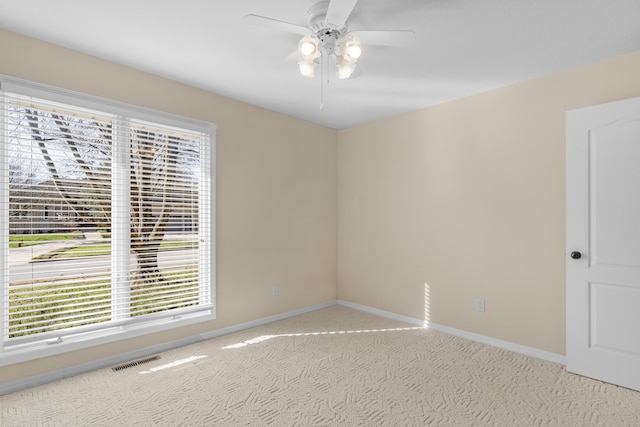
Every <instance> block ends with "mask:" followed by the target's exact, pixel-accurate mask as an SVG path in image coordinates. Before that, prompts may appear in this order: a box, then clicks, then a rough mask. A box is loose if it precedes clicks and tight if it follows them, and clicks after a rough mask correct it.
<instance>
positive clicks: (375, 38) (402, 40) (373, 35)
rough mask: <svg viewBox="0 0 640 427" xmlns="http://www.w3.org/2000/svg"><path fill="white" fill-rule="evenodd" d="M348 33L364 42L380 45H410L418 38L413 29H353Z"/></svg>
mask: <svg viewBox="0 0 640 427" xmlns="http://www.w3.org/2000/svg"><path fill="white" fill-rule="evenodd" d="M348 35H353V36H355V37H357V38H358V40H360V41H361V42H362V43H363V44H369V45H378V46H409V45H410V44H412V43H413V42H414V41H415V39H416V34H415V33H414V32H413V31H411V30H381V31H351V32H349V33H348Z"/></svg>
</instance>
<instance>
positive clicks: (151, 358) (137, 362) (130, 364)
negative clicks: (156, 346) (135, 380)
mask: <svg viewBox="0 0 640 427" xmlns="http://www.w3.org/2000/svg"><path fill="white" fill-rule="evenodd" d="M158 359H160V356H158V355H155V356H149V357H145V358H144V359H138V360H132V361H131V362H127V363H123V364H121V365H118V366H114V367H113V368H111V370H112V371H113V372H118V371H122V370H123V369H127V368H133V367H134V366H138V365H142V364H143V363H148V362H153V361H154V360H158Z"/></svg>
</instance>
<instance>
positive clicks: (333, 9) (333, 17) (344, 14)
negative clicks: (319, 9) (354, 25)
mask: <svg viewBox="0 0 640 427" xmlns="http://www.w3.org/2000/svg"><path fill="white" fill-rule="evenodd" d="M356 3H358V0H331V2H330V3H329V8H328V9H327V15H326V18H325V19H326V20H327V21H329V22H330V23H332V24H333V25H335V26H336V27H342V26H343V25H344V23H345V22H347V19H349V15H351V12H352V11H353V8H354V7H356Z"/></svg>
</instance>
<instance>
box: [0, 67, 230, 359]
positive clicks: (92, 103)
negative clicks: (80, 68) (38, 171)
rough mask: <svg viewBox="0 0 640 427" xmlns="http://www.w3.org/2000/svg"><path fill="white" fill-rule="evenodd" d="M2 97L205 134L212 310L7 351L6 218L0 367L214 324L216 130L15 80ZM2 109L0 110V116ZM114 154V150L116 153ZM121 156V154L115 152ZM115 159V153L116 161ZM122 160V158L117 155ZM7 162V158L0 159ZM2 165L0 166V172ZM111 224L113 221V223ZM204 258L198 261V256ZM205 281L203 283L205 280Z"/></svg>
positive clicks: (0, 261) (1, 183) (0, 262)
mask: <svg viewBox="0 0 640 427" xmlns="http://www.w3.org/2000/svg"><path fill="white" fill-rule="evenodd" d="M4 92H10V93H15V94H18V95H21V96H31V97H34V98H40V99H44V100H47V101H51V102H56V103H61V104H68V105H71V106H74V107H79V108H87V109H92V110H97V111H100V112H104V113H107V114H111V115H114V116H116V119H115V120H116V122H117V123H118V125H120V122H121V121H122V120H126V121H128V120H141V121H146V122H153V123H158V124H160V125H165V126H171V127H175V128H183V129H186V130H190V131H195V132H200V133H204V134H207V135H208V137H209V146H208V147H204V149H205V150H208V153H206V155H205V156H203V157H204V158H205V159H206V158H207V157H208V159H209V162H208V165H205V178H204V181H205V183H204V185H205V187H206V188H208V189H209V191H208V192H207V194H206V195H204V197H203V198H201V200H200V202H201V203H206V206H207V208H208V211H209V212H208V215H209V221H208V224H207V225H208V226H207V227H202V228H203V229H202V230H201V231H200V233H201V234H200V239H207V240H208V241H209V245H208V251H207V252H208V253H205V254H204V256H206V257H208V264H209V266H210V268H209V270H208V272H206V276H208V279H209V284H210V286H209V287H208V292H209V295H210V305H207V306H206V307H203V308H202V309H201V310H199V311H195V312H190V313H180V316H161V317H156V316H153V315H151V316H149V317H148V318H146V319H141V318H138V319H134V320H132V321H130V322H126V323H125V324H115V325H114V324H112V323H110V322H107V323H105V324H104V327H103V328H99V329H94V330H91V331H88V332H82V331H80V332H79V333H69V334H64V335H65V338H64V340H62V341H51V340H50V339H49V340H46V339H43V340H36V341H33V342H28V343H25V344H20V345H15V344H13V345H11V344H10V342H7V341H5V336H6V333H7V331H6V330H5V326H6V325H5V323H4V322H5V321H4V313H7V312H8V309H9V301H8V292H9V290H8V288H9V287H8V286H6V285H5V284H6V283H7V280H8V274H9V267H8V262H7V260H8V242H9V218H8V217H7V218H0V242H2V248H0V366H7V365H11V364H14V363H18V362H24V361H28V360H33V359H38V358H42V357H48V356H53V355H56V354H62V353H66V352H69V351H74V350H79V349H83V348H89V347H94V346H98V345H103V344H108V343H112V342H117V341H122V340H126V339H131V338H135V337H139V336H142V335H147V334H152V333H157V332H162V331H166V330H170V329H175V328H180V327H184V326H188V325H192V324H196V323H201V322H207V321H211V320H215V319H216V306H217V304H216V130H217V127H216V125H215V124H214V123H210V122H205V121H201V120H196V119H192V118H187V117H182V116H178V115H175V114H171V113H166V112H161V111H157V110H152V109H148V108H144V107H139V106H135V105H131V104H126V103H122V102H118V101H113V100H110V99H106V98H101V97H96V96H93V95H87V94H83V93H79V92H75V91H71V90H67V89H61V88H57V87H53V86H49V85H44V84H40V83H35V82H30V81H26V80H22V79H18V78H14V77H9V76H5V75H0V104H1V105H2V106H4V103H5V99H4V95H3V94H4ZM2 111H4V107H2V108H0V113H1V112H2ZM6 124H7V118H6V117H4V116H0V143H2V144H1V146H0V150H3V151H4V150H7V147H6V144H4V143H3V140H4V139H5V138H6V137H7V128H6ZM116 151H118V150H116ZM119 151H122V150H119ZM116 154H117V153H116V152H115V151H114V156H115V155H116ZM121 155H122V154H121ZM4 157H5V158H6V156H4ZM2 167H3V165H0V170H2ZM8 198H9V181H8V173H0V202H1V203H5V202H6V201H7V200H8ZM114 220H115V218H114ZM201 256H202V255H201ZM205 280H206V278H205Z"/></svg>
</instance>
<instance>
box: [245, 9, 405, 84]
mask: <svg viewBox="0 0 640 427" xmlns="http://www.w3.org/2000/svg"><path fill="white" fill-rule="evenodd" d="M357 2H358V0H325V1H320V2H318V3H315V4H314V5H312V6H311V7H310V8H309V10H307V26H306V27H305V26H302V25H298V24H293V23H290V22H284V21H280V20H277V19H273V18H267V17H264V16H260V15H247V16H245V17H244V20H245V22H247V23H249V24H255V25H261V26H264V27H271V28H276V29H279V30H282V31H287V32H291V33H295V34H299V35H302V36H303V37H302V38H301V39H300V40H299V41H298V68H299V70H300V73H301V74H302V75H303V76H305V77H314V76H315V68H316V66H317V65H319V64H320V63H321V62H322V61H326V60H327V59H328V58H332V60H333V61H332V62H333V63H334V64H335V66H336V69H337V76H338V78H339V79H348V78H349V77H351V76H352V75H353V72H354V71H355V69H356V63H357V61H358V58H360V56H361V55H362V52H363V48H362V43H361V40H362V39H366V40H367V43H368V44H377V45H381V46H406V45H408V44H410V43H411V42H412V41H413V39H414V38H415V35H414V33H413V31H409V30H392V31H356V32H351V33H350V32H348V22H347V20H348V19H349V17H350V15H351V12H352V11H353V9H354V8H355V6H356V3H357ZM325 58H326V59H325ZM325 71H326V68H324V69H323V73H324V72H325Z"/></svg>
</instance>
